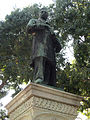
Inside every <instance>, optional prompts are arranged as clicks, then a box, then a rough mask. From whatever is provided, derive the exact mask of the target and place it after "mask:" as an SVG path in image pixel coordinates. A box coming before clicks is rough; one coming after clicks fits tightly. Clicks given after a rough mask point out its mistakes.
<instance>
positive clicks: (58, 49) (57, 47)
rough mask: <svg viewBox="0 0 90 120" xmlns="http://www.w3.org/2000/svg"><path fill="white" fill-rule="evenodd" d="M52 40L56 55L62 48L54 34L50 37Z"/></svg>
mask: <svg viewBox="0 0 90 120" xmlns="http://www.w3.org/2000/svg"><path fill="white" fill-rule="evenodd" d="M52 40H53V44H54V50H55V52H56V53H58V52H60V50H61V49H62V48H61V44H60V42H59V39H58V38H56V35H55V34H53V35H52Z"/></svg>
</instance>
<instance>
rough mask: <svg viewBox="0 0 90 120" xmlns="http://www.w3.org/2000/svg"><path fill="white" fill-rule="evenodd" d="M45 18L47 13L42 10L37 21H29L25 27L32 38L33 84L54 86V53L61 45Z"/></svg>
mask: <svg viewBox="0 0 90 120" xmlns="http://www.w3.org/2000/svg"><path fill="white" fill-rule="evenodd" d="M47 17H48V12H47V11H46V9H44V8H43V9H42V10H41V12H40V15H39V19H31V20H30V21H29V23H28V25H27V33H28V34H31V35H32V36H33V45H32V63H31V66H32V67H33V68H34V77H33V82H35V83H40V84H41V83H42V84H47V85H51V86H56V61H55V53H57V52H59V51H60V50H61V45H60V43H59V41H58V39H57V38H56V36H55V33H54V31H53V29H52V28H51V27H50V25H49V23H48V22H47Z"/></svg>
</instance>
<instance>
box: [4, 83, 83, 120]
mask: <svg viewBox="0 0 90 120" xmlns="http://www.w3.org/2000/svg"><path fill="white" fill-rule="evenodd" d="M81 100H82V97H80V96H77V95H74V94H70V93H67V92H64V91H60V90H57V89H53V88H49V87H45V86H42V85H38V84H34V83H30V85H28V86H27V87H26V88H25V89H24V90H23V91H21V92H20V93H19V94H18V95H17V96H16V97H15V98H14V99H13V100H12V101H11V102H10V103H9V104H8V105H7V106H6V108H7V110H8V114H9V116H10V120H75V118H76V117H77V109H78V107H79V105H80V101H81Z"/></svg>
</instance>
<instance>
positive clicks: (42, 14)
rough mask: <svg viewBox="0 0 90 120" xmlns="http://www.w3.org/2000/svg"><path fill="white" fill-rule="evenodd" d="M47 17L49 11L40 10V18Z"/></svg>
mask: <svg viewBox="0 0 90 120" xmlns="http://www.w3.org/2000/svg"><path fill="white" fill-rule="evenodd" d="M47 17H48V13H47V11H45V10H42V11H41V12H40V18H42V19H44V20H46V19H47Z"/></svg>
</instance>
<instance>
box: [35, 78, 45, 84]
mask: <svg viewBox="0 0 90 120" xmlns="http://www.w3.org/2000/svg"><path fill="white" fill-rule="evenodd" d="M35 83H37V84H41V83H43V80H42V79H40V78H38V79H37V80H36V81H35Z"/></svg>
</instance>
